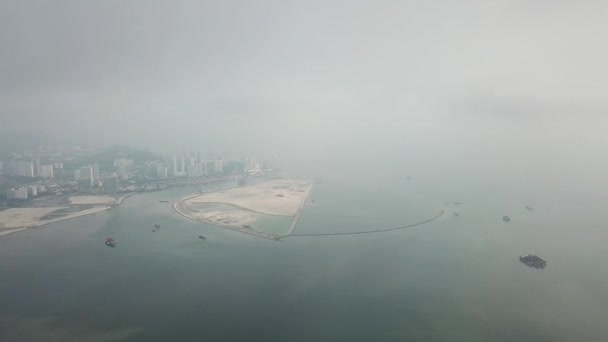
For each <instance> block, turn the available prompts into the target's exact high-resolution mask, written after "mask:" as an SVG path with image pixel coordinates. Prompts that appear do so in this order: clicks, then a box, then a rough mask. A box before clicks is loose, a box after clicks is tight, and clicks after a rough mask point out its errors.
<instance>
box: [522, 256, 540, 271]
mask: <svg viewBox="0 0 608 342" xmlns="http://www.w3.org/2000/svg"><path fill="white" fill-rule="evenodd" d="M519 261H521V262H523V263H524V264H526V265H527V266H529V267H534V268H538V269H542V268H545V266H547V262H546V261H545V260H543V259H541V258H540V257H539V256H537V255H532V254H526V255H522V256H520V257H519Z"/></svg>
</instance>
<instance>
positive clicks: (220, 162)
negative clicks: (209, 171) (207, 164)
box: [214, 158, 224, 174]
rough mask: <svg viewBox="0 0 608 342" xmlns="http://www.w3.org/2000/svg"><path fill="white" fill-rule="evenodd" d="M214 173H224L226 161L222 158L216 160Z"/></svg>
mask: <svg viewBox="0 0 608 342" xmlns="http://www.w3.org/2000/svg"><path fill="white" fill-rule="evenodd" d="M214 171H215V173H216V174H220V173H222V172H224V161H223V160H222V159H221V158H218V159H216V160H215V163H214Z"/></svg>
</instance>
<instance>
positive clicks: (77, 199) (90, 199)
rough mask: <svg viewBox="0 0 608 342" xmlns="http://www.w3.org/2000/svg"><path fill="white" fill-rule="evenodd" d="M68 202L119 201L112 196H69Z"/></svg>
mask: <svg viewBox="0 0 608 342" xmlns="http://www.w3.org/2000/svg"><path fill="white" fill-rule="evenodd" d="M68 200H69V201H70V204H106V205H108V204H118V203H119V201H118V200H117V199H116V198H115V197H112V196H71V197H70V198H68Z"/></svg>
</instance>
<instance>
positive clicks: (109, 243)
mask: <svg viewBox="0 0 608 342" xmlns="http://www.w3.org/2000/svg"><path fill="white" fill-rule="evenodd" d="M106 246H108V247H112V248H113V247H116V240H114V239H113V238H107V239H106Z"/></svg>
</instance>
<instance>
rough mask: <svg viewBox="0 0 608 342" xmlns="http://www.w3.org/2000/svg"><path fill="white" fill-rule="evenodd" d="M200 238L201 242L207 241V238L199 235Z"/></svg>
mask: <svg viewBox="0 0 608 342" xmlns="http://www.w3.org/2000/svg"><path fill="white" fill-rule="evenodd" d="M198 238H199V239H201V240H207V238H206V237H205V236H204V235H199V236H198Z"/></svg>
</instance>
